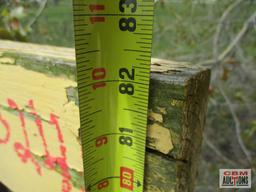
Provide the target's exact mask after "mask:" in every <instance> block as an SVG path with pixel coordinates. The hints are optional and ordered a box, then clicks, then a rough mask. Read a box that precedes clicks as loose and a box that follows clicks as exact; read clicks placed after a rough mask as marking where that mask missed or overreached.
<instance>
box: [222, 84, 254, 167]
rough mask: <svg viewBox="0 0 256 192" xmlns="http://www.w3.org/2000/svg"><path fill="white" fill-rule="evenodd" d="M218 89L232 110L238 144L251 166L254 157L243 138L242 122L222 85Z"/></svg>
mask: <svg viewBox="0 0 256 192" xmlns="http://www.w3.org/2000/svg"><path fill="white" fill-rule="evenodd" d="M218 89H219V91H220V93H221V94H222V96H223V98H224V99H225V101H226V103H227V105H228V107H229V110H230V113H231V115H232V118H233V120H234V123H235V131H236V137H237V140H238V144H239V146H240V147H241V149H242V151H243V153H244V154H245V156H246V159H247V160H248V162H249V163H250V165H251V164H252V157H251V154H250V152H249V151H248V149H247V148H246V146H245V144H244V142H243V140H242V138H241V128H240V121H239V119H238V117H237V115H236V112H235V109H234V107H233V105H232V103H231V101H230V99H229V98H228V96H227V95H226V93H225V91H224V90H223V88H222V85H221V84H220V83H218Z"/></svg>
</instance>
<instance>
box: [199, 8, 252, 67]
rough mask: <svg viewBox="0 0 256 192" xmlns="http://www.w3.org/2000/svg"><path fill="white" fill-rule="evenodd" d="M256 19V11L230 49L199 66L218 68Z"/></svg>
mask: <svg viewBox="0 0 256 192" xmlns="http://www.w3.org/2000/svg"><path fill="white" fill-rule="evenodd" d="M255 19H256V11H255V12H254V13H253V14H252V15H251V16H250V17H249V19H248V20H247V21H246V22H245V23H244V25H243V27H242V29H241V30H240V31H239V33H238V34H237V35H236V37H235V39H234V40H233V41H232V42H231V43H230V44H229V45H228V47H227V48H226V49H225V50H224V51H223V52H222V53H221V54H220V55H218V56H217V57H216V58H215V59H210V60H207V61H203V62H200V63H199V64H198V65H205V66H209V65H214V66H215V67H216V66H217V64H218V63H220V62H221V61H223V59H225V58H226V57H227V55H228V54H229V53H230V52H231V51H233V49H234V48H235V47H236V45H237V44H238V43H239V42H240V41H241V39H242V38H243V37H244V35H245V34H246V33H247V32H248V30H249V29H250V27H251V26H252V23H253V22H254V20H255Z"/></svg>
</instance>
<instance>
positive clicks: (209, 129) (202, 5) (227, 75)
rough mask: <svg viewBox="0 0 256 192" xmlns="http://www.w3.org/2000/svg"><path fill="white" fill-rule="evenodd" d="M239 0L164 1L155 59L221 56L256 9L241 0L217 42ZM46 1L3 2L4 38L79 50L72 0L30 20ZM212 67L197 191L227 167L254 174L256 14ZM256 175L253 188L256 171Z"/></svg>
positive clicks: (51, 1) (51, 2)
mask: <svg viewBox="0 0 256 192" xmlns="http://www.w3.org/2000/svg"><path fill="white" fill-rule="evenodd" d="M237 1H239V0H236V1H235V0H190V1H188V0H159V1H158V2H156V10H155V25H154V41H153V56H154V57H159V58H164V59H170V60H175V61H188V62H191V63H192V64H198V63H201V64H202V65H204V64H205V63H206V61H207V60H211V59H215V56H216V55H215V53H219V54H220V53H222V52H223V51H224V50H225V49H226V48H227V47H228V46H229V45H230V44H231V42H233V41H234V39H235V37H236V36H237V34H239V32H240V31H241V29H242V28H243V26H244V24H245V23H246V20H247V19H248V18H249V17H250V16H251V15H252V14H253V13H255V12H256V2H255V1H254V0H244V1H241V3H240V4H239V6H237V7H236V8H234V9H233V10H232V11H231V12H230V14H229V15H228V17H227V18H226V20H225V21H224V22H223V23H221V24H222V28H221V31H220V35H219V37H218V39H219V40H218V43H217V46H215V45H214V43H213V42H214V38H215V37H216V30H217V27H218V26H219V25H220V18H221V16H222V15H223V14H224V13H225V12H226V11H227V9H228V8H229V7H230V6H231V5H232V4H233V3H235V2H237ZM42 3H44V1H37V0H23V1H22V0H20V1H18V0H11V1H7V0H0V38H3V39H11V40H18V41H28V42H34V43H39V44H50V45H57V46H65V47H74V39H73V24H72V1H71V0H48V1H47V4H46V6H45V8H44V9H43V10H42V13H41V14H40V15H39V16H38V17H37V18H36V21H35V22H34V23H33V24H32V25H29V23H30V21H31V19H33V18H35V17H36V16H37V14H38V10H40V6H42ZM208 67H211V68H212V83H211V87H210V90H209V92H210V99H209V110H208V117H207V125H206V128H205V140H204V144H203V151H202V163H200V170H199V181H198V185H197V190H196V191H197V192H205V191H207V192H215V191H220V190H219V188H218V171H219V169H220V168H251V169H253V173H254V174H255V169H256V83H255V82H256V19H255V21H254V22H251V25H250V28H249V29H248V30H247V32H246V33H245V34H244V35H243V37H242V38H241V40H240V41H239V42H237V43H236V45H235V47H234V49H232V51H230V52H229V53H228V54H227V56H226V57H225V59H223V60H221V61H219V62H217V63H211V65H208ZM239 139H241V140H240V141H239ZM241 142H242V145H241ZM243 145H244V147H245V149H243ZM246 153H248V154H249V155H248V154H246ZM253 178H254V180H253V188H252V191H253V192H254V191H256V176H254V177H253ZM225 191H228V190H225ZM238 191H239V190H238ZM241 191H242V190H241Z"/></svg>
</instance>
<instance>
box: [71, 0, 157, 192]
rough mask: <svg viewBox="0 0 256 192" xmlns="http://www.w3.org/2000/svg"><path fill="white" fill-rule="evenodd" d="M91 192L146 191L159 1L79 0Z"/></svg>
mask: <svg viewBox="0 0 256 192" xmlns="http://www.w3.org/2000/svg"><path fill="white" fill-rule="evenodd" d="M73 10H74V25H75V42H76V58H77V80H78V93H79V107H80V119H81V120H80V121H81V140H82V149H83V161H84V172H85V184H86V187H87V190H88V191H102V192H126V191H127V192H128V191H136V192H142V191H143V174H144V157H145V138H146V126H147V109H148V91H149V78H150V60H151V43H152V25H153V13H154V2H153V0H104V1H103V0H74V1H73Z"/></svg>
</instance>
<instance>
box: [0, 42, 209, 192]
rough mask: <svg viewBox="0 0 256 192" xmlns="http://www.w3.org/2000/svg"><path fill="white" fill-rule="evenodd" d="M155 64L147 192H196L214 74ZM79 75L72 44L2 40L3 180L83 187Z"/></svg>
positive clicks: (17, 185)
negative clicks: (57, 44)
mask: <svg viewBox="0 0 256 192" xmlns="http://www.w3.org/2000/svg"><path fill="white" fill-rule="evenodd" d="M151 68H152V69H151V82H150V100H149V118H148V137H147V141H148V142H147V148H148V150H147V154H146V164H145V166H146V177H145V181H146V187H145V191H148V192H155V191H164V192H165V191H166V192H167V191H176V192H186V191H188V192H192V191H193V188H194V185H195V181H196V175H197V164H198V162H199V161H198V158H199V154H200V148H201V142H202V132H203V127H204V121H205V114H206V106H207V95H208V94H207V92H208V85H209V78H210V72H209V70H207V69H201V68H200V67H197V66H194V67H192V66H190V65H189V64H187V63H177V62H170V61H165V60H159V59H153V60H152V67H151ZM75 80H76V77H75V54H74V50H73V49H67V48H58V47H51V46H42V45H40V46H39V45H33V44H24V43H14V42H10V41H1V40H0V90H1V91H0V154H4V156H3V157H1V159H0V181H2V182H3V183H4V184H5V185H6V186H8V188H10V189H11V190H13V191H14V192H23V191H27V192H30V191H31V192H32V191H34V189H35V187H36V188H38V190H39V188H40V191H42V192H43V191H54V192H65V191H67V192H69V191H70V192H71V191H72V192H73V191H74V192H76V191H81V190H83V177H82V171H83V168H82V159H81V145H80V140H79V111H78V99H77V98H78V97H77V88H76V87H77V84H76V81H75ZM58 127H59V128H60V129H58ZM58 131H59V132H58ZM60 132H61V134H62V136H63V140H64V141H63V143H62V142H61V139H60V138H59V136H60V135H59V133H60ZM60 146H63V147H64V148H65V150H66V155H64V156H63V155H61V151H60ZM47 153H49V154H50V156H52V157H58V158H51V159H49V154H48V155H47ZM24 154H26V155H24ZM65 166H67V169H65V168H64V167H65ZM17 173H19V174H17ZM25 173H26V175H27V177H24V178H21V177H20V175H21V174H25ZM49 180H50V181H51V184H49V185H45V183H49ZM52 181H54V182H52ZM40 191H38V192H40Z"/></svg>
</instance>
